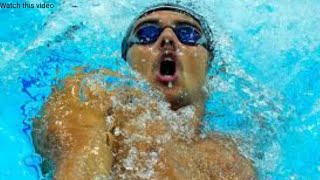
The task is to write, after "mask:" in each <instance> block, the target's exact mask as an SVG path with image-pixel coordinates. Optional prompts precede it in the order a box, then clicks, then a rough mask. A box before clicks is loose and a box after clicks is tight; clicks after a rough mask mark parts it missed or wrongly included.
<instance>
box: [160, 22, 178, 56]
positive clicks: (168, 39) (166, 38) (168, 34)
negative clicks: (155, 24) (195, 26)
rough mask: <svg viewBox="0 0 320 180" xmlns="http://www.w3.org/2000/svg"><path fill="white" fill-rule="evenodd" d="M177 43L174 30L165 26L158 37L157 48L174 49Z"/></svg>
mask: <svg viewBox="0 0 320 180" xmlns="http://www.w3.org/2000/svg"><path fill="white" fill-rule="evenodd" d="M178 44H179V40H178V38H177V36H176V34H175V33H174V31H173V30H172V29H171V28H169V27H167V28H165V29H164V30H163V31H162V33H161V35H160V37H159V39H158V46H159V49H161V50H176V49H177V46H178Z"/></svg>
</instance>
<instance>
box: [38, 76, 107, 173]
mask: <svg viewBox="0 0 320 180" xmlns="http://www.w3.org/2000/svg"><path fill="white" fill-rule="evenodd" d="M80 81H81V77H79V76H76V77H75V78H72V79H71V78H69V79H67V80H66V81H65V86H64V88H63V89H62V90H57V91H56V92H55V93H53V95H52V96H51V97H50V98H49V101H48V102H47V103H46V105H45V108H44V109H43V118H42V119H41V120H38V121H35V123H34V130H33V139H34V144H35V146H36V149H38V152H40V154H41V155H42V156H43V157H44V158H46V159H51V160H53V161H54V162H55V164H56V171H55V175H54V178H55V179H93V178H94V177H96V176H109V174H110V171H111V165H112V152H111V147H110V146H109V145H108V144H107V143H106V142H107V137H106V127H105V126H106V125H105V122H104V115H105V114H104V110H107V109H108V107H106V103H101V102H98V101H99V98H97V96H93V95H92V94H91V93H90V92H89V90H88V89H82V90H83V91H82V92H81V93H83V94H82V95H85V96H87V98H88V99H90V101H83V100H81V99H80V97H79V92H80V83H79V82H80ZM101 98H103V97H101ZM93 104H94V105H93ZM95 105H99V107H96V106H95Z"/></svg>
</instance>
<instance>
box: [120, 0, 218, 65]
mask: <svg viewBox="0 0 320 180" xmlns="http://www.w3.org/2000/svg"><path fill="white" fill-rule="evenodd" d="M159 10H170V11H176V12H179V13H183V14H186V15H188V16H190V17H192V18H193V19H195V20H196V21H197V22H198V23H199V24H200V26H201V27H202V30H203V34H204V36H205V38H206V39H207V41H208V44H207V45H205V47H206V48H207V49H208V51H209V52H210V54H212V53H213V50H214V43H213V38H212V31H211V29H210V27H209V25H208V23H207V21H206V20H205V19H204V18H203V17H202V16H201V15H199V14H197V13H196V12H194V11H193V10H191V9H188V8H186V7H183V6H181V5H177V4H171V3H161V4H157V5H155V6H151V7H148V8H146V10H144V11H142V12H141V13H140V15H139V16H138V17H137V18H135V19H134V20H133V22H132V23H131V25H130V26H129V28H128V30H127V32H126V36H125V37H124V38H123V40H122V58H123V59H124V60H126V56H127V51H128V49H129V48H130V46H131V45H130V44H129V42H128V39H129V37H130V34H131V31H132V29H133V28H134V24H135V22H136V21H137V20H139V19H140V18H142V17H143V16H145V15H147V14H150V13H152V12H154V11H159Z"/></svg>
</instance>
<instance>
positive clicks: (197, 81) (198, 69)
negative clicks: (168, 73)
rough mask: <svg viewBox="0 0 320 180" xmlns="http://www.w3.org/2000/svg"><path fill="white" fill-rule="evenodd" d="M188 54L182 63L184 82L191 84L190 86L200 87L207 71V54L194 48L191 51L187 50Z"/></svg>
mask: <svg viewBox="0 0 320 180" xmlns="http://www.w3.org/2000/svg"><path fill="white" fill-rule="evenodd" d="M189 52H191V53H188V54H186V55H187V57H186V58H185V59H186V61H185V62H184V68H185V69H184V71H185V73H186V81H187V82H189V83H191V84H192V86H197V87H198V86H202V84H203V83H204V81H205V78H206V74H207V69H208V58H209V56H208V53H207V51H206V50H205V51H204V50H203V49H199V48H194V50H193V51H192V50H189ZM192 52H193V53H192Z"/></svg>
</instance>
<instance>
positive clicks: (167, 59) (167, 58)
mask: <svg viewBox="0 0 320 180" xmlns="http://www.w3.org/2000/svg"><path fill="white" fill-rule="evenodd" d="M164 60H165V61H173V60H172V59H171V58H170V57H166V58H165V59H164Z"/></svg>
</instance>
